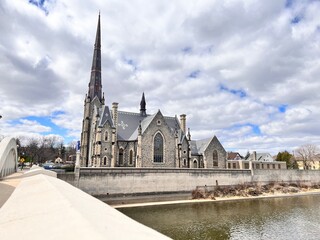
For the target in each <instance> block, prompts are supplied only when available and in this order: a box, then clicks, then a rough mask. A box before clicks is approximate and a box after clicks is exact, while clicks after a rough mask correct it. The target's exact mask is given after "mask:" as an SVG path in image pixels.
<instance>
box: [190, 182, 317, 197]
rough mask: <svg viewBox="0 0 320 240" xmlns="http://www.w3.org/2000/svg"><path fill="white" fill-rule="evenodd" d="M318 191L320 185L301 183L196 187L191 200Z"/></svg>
mask: <svg viewBox="0 0 320 240" xmlns="http://www.w3.org/2000/svg"><path fill="white" fill-rule="evenodd" d="M316 189H320V184H315V185H310V186H308V185H306V184H301V183H290V184H288V183H270V184H267V185H258V184H256V185H245V184H239V185H236V186H215V187H207V186H205V187H197V188H196V189H195V190H193V191H192V199H213V200H215V199H216V197H219V198H223V197H251V196H264V195H277V194H290V193H299V192H308V191H313V190H316Z"/></svg>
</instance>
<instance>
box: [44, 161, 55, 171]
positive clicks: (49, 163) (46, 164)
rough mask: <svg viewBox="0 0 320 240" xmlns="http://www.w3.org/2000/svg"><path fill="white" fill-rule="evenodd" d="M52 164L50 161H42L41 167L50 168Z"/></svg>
mask: <svg viewBox="0 0 320 240" xmlns="http://www.w3.org/2000/svg"><path fill="white" fill-rule="evenodd" d="M53 166H54V163H52V162H47V163H44V164H43V165H42V167H43V168H44V169H52V168H53Z"/></svg>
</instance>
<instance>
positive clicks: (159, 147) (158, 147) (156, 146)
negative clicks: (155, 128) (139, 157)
mask: <svg viewBox="0 0 320 240" xmlns="http://www.w3.org/2000/svg"><path fill="white" fill-rule="evenodd" d="M153 161H154V162H157V163H161V162H163V137H162V135H161V134H160V133H157V134H156V136H155V137H154V140H153Z"/></svg>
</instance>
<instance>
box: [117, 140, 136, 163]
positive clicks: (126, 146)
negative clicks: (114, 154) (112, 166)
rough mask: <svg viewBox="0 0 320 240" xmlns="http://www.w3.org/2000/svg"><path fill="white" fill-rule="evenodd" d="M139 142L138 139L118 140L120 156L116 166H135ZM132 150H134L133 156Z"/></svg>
mask: <svg viewBox="0 0 320 240" xmlns="http://www.w3.org/2000/svg"><path fill="white" fill-rule="evenodd" d="M137 144H138V143H137V141H130V142H129V141H118V158H117V164H116V166H119V167H135V163H136V153H137ZM121 150H122V153H123V156H122V157H120V152H121ZM130 152H132V155H131V156H130Z"/></svg>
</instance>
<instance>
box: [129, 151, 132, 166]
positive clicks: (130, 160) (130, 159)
mask: <svg viewBox="0 0 320 240" xmlns="http://www.w3.org/2000/svg"><path fill="white" fill-rule="evenodd" d="M132 163H133V151H132V150H130V154H129V164H130V165H132Z"/></svg>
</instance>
